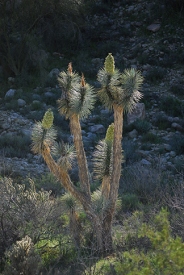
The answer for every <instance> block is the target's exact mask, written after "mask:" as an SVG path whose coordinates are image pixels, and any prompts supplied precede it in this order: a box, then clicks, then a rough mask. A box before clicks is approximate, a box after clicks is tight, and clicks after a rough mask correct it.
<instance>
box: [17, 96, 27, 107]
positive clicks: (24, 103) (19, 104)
mask: <svg viewBox="0 0 184 275" xmlns="http://www.w3.org/2000/svg"><path fill="white" fill-rule="evenodd" d="M17 103H18V106H19V107H24V106H25V105H26V102H25V100H23V99H21V98H19V99H18V100H17Z"/></svg>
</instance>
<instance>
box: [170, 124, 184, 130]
mask: <svg viewBox="0 0 184 275" xmlns="http://www.w3.org/2000/svg"><path fill="white" fill-rule="evenodd" d="M171 127H172V128H174V129H175V130H177V131H180V132H184V128H183V127H182V126H181V125H180V124H178V123H176V122H173V123H172V124H171Z"/></svg>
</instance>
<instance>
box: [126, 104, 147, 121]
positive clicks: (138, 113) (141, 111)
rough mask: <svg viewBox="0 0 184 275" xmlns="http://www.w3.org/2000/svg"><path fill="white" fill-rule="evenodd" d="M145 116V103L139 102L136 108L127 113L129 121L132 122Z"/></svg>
mask: <svg viewBox="0 0 184 275" xmlns="http://www.w3.org/2000/svg"><path fill="white" fill-rule="evenodd" d="M144 118H145V105H144V103H137V104H136V106H135V108H134V110H133V111H132V112H131V113H129V114H128V115H127V123H128V124H131V123H133V122H134V121H136V120H137V119H144Z"/></svg>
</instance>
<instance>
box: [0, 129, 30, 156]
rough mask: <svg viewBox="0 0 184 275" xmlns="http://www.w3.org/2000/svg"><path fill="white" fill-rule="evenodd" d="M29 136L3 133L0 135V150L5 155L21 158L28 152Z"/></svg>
mask: <svg viewBox="0 0 184 275" xmlns="http://www.w3.org/2000/svg"><path fill="white" fill-rule="evenodd" d="M30 144H31V141H30V137H28V136H22V135H11V134H4V135H2V136H1V137H0V151H1V152H3V154H4V155H6V156H7V157H20V158H23V157H25V156H26V154H28V153H29V152H30Z"/></svg>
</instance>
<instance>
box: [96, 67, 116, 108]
mask: <svg viewBox="0 0 184 275" xmlns="http://www.w3.org/2000/svg"><path fill="white" fill-rule="evenodd" d="M97 80H98V81H99V82H100V84H101V89H100V91H99V92H98V95H99V98H100V100H101V101H102V103H103V104H104V105H105V107H107V108H108V109H112V107H113V103H115V102H118V101H119V94H120V93H121V87H120V73H119V71H118V70H116V69H115V71H114V73H113V74H112V75H110V74H108V73H107V72H106V70H105V69H104V68H103V69H101V70H99V72H98V74H97Z"/></svg>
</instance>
